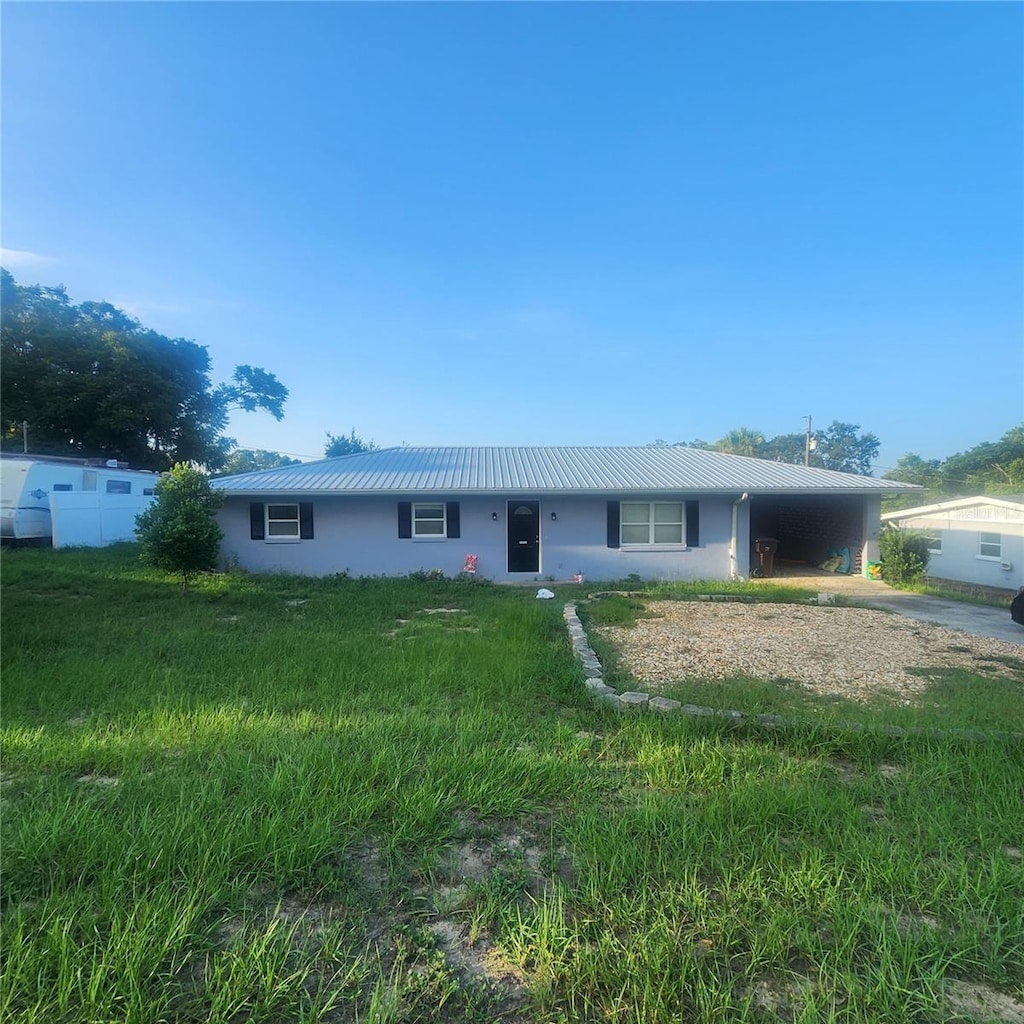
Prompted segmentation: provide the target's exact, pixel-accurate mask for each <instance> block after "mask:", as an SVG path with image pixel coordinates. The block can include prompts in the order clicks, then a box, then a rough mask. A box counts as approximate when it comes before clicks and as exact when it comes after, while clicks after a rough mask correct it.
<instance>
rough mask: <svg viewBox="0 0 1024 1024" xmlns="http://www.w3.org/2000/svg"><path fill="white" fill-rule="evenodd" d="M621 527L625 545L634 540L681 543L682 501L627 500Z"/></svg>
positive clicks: (646, 542)
mask: <svg viewBox="0 0 1024 1024" xmlns="http://www.w3.org/2000/svg"><path fill="white" fill-rule="evenodd" d="M620 508H621V511H620V529H621V540H622V545H623V547H625V546H627V545H633V544H648V545H650V544H682V543H683V537H684V536H685V533H686V531H685V529H684V518H683V502H681V501H624V502H622V504H621V507H620Z"/></svg>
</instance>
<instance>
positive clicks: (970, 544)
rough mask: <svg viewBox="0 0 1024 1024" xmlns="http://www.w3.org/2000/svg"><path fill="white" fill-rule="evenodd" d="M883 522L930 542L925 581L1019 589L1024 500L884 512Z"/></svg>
mask: <svg viewBox="0 0 1024 1024" xmlns="http://www.w3.org/2000/svg"><path fill="white" fill-rule="evenodd" d="M882 522H883V523H891V524H892V525H894V526H899V527H903V528H906V529H911V530H921V531H922V532H924V533H927V534H928V535H929V537H931V538H932V544H931V546H930V550H931V558H930V559H929V563H928V575H929V576H930V577H934V578H936V579H944V580H957V581H959V582H961V583H977V584H980V585H982V586H986V587H999V588H1002V589H1005V590H1017V589H1019V588H1020V587H1024V496H1021V495H1013V496H1003V497H998V498H996V497H986V496H984V495H979V496H978V497H974V498H954V499H952V500H951V501H940V502H939V503H938V504H935V505H921V506H920V507H918V508H904V509H900V511H898V512H886V513H885V515H883V516H882Z"/></svg>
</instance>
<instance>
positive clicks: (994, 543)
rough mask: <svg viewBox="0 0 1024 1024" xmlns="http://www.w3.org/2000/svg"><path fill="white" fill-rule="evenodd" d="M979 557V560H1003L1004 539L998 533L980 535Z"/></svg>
mask: <svg viewBox="0 0 1024 1024" xmlns="http://www.w3.org/2000/svg"><path fill="white" fill-rule="evenodd" d="M978 557H979V558H1002V557H1003V538H1002V536H1001V535H1000V534H998V533H979V534H978Z"/></svg>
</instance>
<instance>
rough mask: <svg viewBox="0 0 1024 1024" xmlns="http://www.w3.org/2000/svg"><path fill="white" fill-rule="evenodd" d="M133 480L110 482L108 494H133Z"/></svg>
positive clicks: (108, 482)
mask: <svg viewBox="0 0 1024 1024" xmlns="http://www.w3.org/2000/svg"><path fill="white" fill-rule="evenodd" d="M131 493H132V482H131V480H108V481H107V494H131Z"/></svg>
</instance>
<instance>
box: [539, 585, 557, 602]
mask: <svg viewBox="0 0 1024 1024" xmlns="http://www.w3.org/2000/svg"><path fill="white" fill-rule="evenodd" d="M554 596H555V595H554V593H553V592H552V591H550V590H548V588H547V587H541V588H540V590H538V591H537V598H538V600H544V601H546V600H548V599H549V598H552V597H554Z"/></svg>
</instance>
